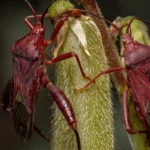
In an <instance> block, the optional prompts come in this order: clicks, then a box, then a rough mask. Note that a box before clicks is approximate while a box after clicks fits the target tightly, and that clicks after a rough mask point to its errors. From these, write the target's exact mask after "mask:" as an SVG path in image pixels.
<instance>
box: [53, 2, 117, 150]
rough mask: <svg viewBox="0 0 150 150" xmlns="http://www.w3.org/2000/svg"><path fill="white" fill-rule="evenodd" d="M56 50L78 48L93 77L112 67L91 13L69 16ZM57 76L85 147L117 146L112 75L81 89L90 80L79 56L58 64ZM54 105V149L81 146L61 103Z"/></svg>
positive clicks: (71, 149)
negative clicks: (59, 105) (89, 15)
mask: <svg viewBox="0 0 150 150" xmlns="http://www.w3.org/2000/svg"><path fill="white" fill-rule="evenodd" d="M56 2H57V1H56ZM59 2H60V0H59ZM61 10H62V8H61ZM50 12H53V11H52V10H51V11H50ZM59 18H60V16H59ZM81 37H82V38H81ZM54 51H55V52H58V55H60V54H63V53H67V52H75V53H76V54H77V55H78V56H79V59H80V60H81V64H82V66H83V68H84V71H85V73H86V74H87V75H88V76H90V77H91V78H93V77H94V76H95V75H97V74H98V73H99V72H101V71H103V70H104V69H106V68H108V65H107V64H108V63H107V59H106V56H105V52H104V47H103V43H102V37H101V34H100V32H99V31H98V28H97V27H96V25H95V23H94V22H93V20H92V19H91V18H90V17H88V16H84V15H82V16H81V17H69V18H68V20H67V21H66V22H65V24H64V25H63V27H62V28H61V31H60V32H59V34H58V35H57V39H56V45H55V47H54ZM55 54H56V53H55ZM55 77H56V79H55V84H56V85H57V86H58V87H59V88H61V89H62V90H63V91H64V93H65V94H66V95H67V97H68V98H69V100H70V102H71V104H72V106H73V110H74V112H75V116H76V121H77V129H78V132H79V136H80V139H81V150H100V149H101V150H113V149H114V136H113V110H112V102H111V93H110V80H109V76H108V75H105V76H103V77H101V78H99V79H98V80H97V82H95V83H94V84H93V85H91V86H90V87H89V88H88V89H85V91H83V92H82V93H77V92H75V89H77V88H81V87H82V86H83V85H85V84H86V83H87V82H88V81H87V80H86V79H84V78H83V77H82V75H81V72H80V70H79V67H78V65H77V62H76V60H75V58H70V59H67V60H64V61H62V62H60V63H58V64H57V65H56V76H55ZM54 109H55V113H54V120H53V128H54V136H53V141H55V144H54V145H53V149H54V150H77V143H76V140H75V134H74V132H73V131H72V130H71V128H70V127H69V126H68V124H67V122H66V120H65V119H64V116H63V115H62V114H61V112H60V111H59V109H58V108H57V106H55V105H54Z"/></svg>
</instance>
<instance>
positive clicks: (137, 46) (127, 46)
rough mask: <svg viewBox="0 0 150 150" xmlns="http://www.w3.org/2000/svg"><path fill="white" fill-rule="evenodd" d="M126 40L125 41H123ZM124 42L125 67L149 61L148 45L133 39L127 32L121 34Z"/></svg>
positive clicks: (135, 66) (136, 65) (137, 65)
mask: <svg viewBox="0 0 150 150" xmlns="http://www.w3.org/2000/svg"><path fill="white" fill-rule="evenodd" d="M125 40H127V41H125ZM123 41H125V42H124V54H123V56H124V60H125V66H126V67H127V68H131V69H133V68H137V67H139V66H142V65H144V64H146V63H148V62H149V61H150V47H149V46H147V45H144V44H141V43H139V42H137V41H134V40H133V38H132V37H131V36H129V35H127V34H125V35H124V36H123Z"/></svg>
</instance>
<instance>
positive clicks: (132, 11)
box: [0, 0, 150, 150]
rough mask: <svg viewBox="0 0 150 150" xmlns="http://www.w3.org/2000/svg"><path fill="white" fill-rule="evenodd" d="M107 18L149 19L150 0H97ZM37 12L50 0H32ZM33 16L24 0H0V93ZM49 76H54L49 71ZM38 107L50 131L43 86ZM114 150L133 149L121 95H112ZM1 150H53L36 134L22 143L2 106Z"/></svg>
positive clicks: (39, 122) (43, 125)
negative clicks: (18, 42)
mask: <svg viewBox="0 0 150 150" xmlns="http://www.w3.org/2000/svg"><path fill="white" fill-rule="evenodd" d="M97 1H98V3H99V6H100V7H101V10H102V12H103V15H104V17H105V18H107V19H109V20H110V21H112V20H113V19H115V18H116V17H117V16H122V17H125V16H128V15H135V16H138V17H140V18H142V19H144V20H149V21H150V9H149V7H150V2H149V1H148V0H113V1H112V0H97ZM30 2H31V4H32V6H33V8H34V9H35V10H36V12H37V13H38V14H39V13H42V12H43V10H44V9H45V7H46V5H47V3H48V0H30ZM28 15H31V11H30V10H29V8H28V6H27V4H26V3H25V2H24V1H23V0H12V1H11V0H9V1H7V0H5V1H0V70H1V71H0V95H2V92H3V90H4V87H5V84H6V83H7V80H8V79H9V78H10V77H11V75H12V56H11V53H10V50H11V47H12V44H13V43H14V42H15V41H16V40H18V39H19V38H21V37H23V36H24V35H25V34H27V33H28V32H29V29H28V28H27V26H26V25H25V24H24V18H25V17H26V16H28ZM45 22H46V23H45V26H46V28H47V30H46V39H48V38H49V37H50V35H51V31H52V30H53V27H52V25H51V24H50V23H49V21H48V20H47V21H45ZM49 76H51V77H52V78H53V74H52V73H51V72H50V73H49ZM38 99H39V100H38V103H37V107H36V123H37V125H38V126H40V127H41V128H42V130H43V131H45V132H48V131H50V129H49V126H50V125H49V124H50V115H49V114H52V112H50V109H49V108H50V106H51V104H52V102H53V101H52V99H50V96H48V93H47V91H46V90H44V89H42V90H41V92H40V94H39V98H38ZM113 102H114V119H115V121H114V124H115V137H116V140H115V150H131V148H130V146H129V142H128V139H127V135H126V132H125V131H124V127H123V124H122V122H121V106H120V103H119V102H118V97H117V96H116V95H115V94H113ZM0 150H50V144H49V143H48V142H47V141H45V140H43V139H42V138H41V137H40V136H39V135H37V134H36V133H34V134H33V136H32V138H31V140H30V141H29V142H28V143H27V144H23V143H22V142H21V141H20V140H19V139H18V137H17V135H16V133H15V131H14V128H13V125H12V121H11V117H10V116H9V115H8V114H6V113H5V112H3V111H2V110H1V109H0Z"/></svg>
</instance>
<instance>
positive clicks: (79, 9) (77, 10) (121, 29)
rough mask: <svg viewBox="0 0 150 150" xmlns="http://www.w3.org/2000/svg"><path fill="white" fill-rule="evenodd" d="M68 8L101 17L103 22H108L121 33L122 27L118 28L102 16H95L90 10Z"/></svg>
mask: <svg viewBox="0 0 150 150" xmlns="http://www.w3.org/2000/svg"><path fill="white" fill-rule="evenodd" d="M70 10H73V11H80V12H84V13H87V14H89V15H92V16H94V17H96V18H99V19H102V20H104V21H105V22H107V23H108V24H110V25H111V26H113V27H114V28H115V29H116V30H117V31H118V32H119V33H120V34H121V35H122V32H121V30H122V28H121V29H120V28H118V27H117V26H116V25H115V24H113V23H111V22H110V21H109V20H107V19H105V18H103V17H100V16H97V15H96V14H93V13H90V12H88V11H85V10H83V9H70Z"/></svg>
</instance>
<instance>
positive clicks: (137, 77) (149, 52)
mask: <svg viewBox="0 0 150 150" xmlns="http://www.w3.org/2000/svg"><path fill="white" fill-rule="evenodd" d="M101 19H103V18H101ZM134 19H137V20H140V21H143V20H141V19H139V18H136V17H133V18H132V19H131V20H130V22H129V24H128V26H127V30H126V33H125V34H123V35H122V38H123V45H124V52H123V57H124V62H125V68H121V67H116V68H110V69H108V70H105V71H103V72H101V73H100V74H98V75H97V76H96V77H95V78H93V80H91V81H90V82H89V83H87V84H86V85H85V86H84V87H82V88H80V89H78V90H77V91H82V90H84V89H86V88H87V87H89V85H90V84H91V83H93V82H95V80H96V79H97V78H98V77H99V76H101V75H104V74H108V73H112V72H115V71H122V70H125V71H126V73H127V81H126V87H125V89H124V93H123V97H122V109H123V110H122V113H123V114H122V116H123V123H124V125H125V129H126V131H127V132H128V133H129V134H141V133H148V132H149V131H150V96H149V92H150V82H149V73H150V71H149V70H150V68H149V66H150V64H149V61H150V58H149V56H150V46H147V45H144V44H141V43H139V42H137V41H134V39H133V37H132V36H131V23H132V22H133V20H134ZM104 20H105V21H107V22H108V23H110V22H109V21H108V20H106V19H104ZM143 22H145V23H148V22H146V21H143ZM148 24H149V23H148ZM111 25H112V26H113V27H115V28H116V29H117V30H118V31H119V32H120V29H118V28H117V27H116V26H115V25H114V24H112V23H111ZM128 92H130V94H131V97H132V101H133V104H134V107H135V110H136V112H137V115H138V117H139V118H140V120H141V122H142V123H143V125H144V126H145V127H146V128H147V130H140V129H139V130H132V129H131V124H130V117H129V108H128V96H127V95H128Z"/></svg>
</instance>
